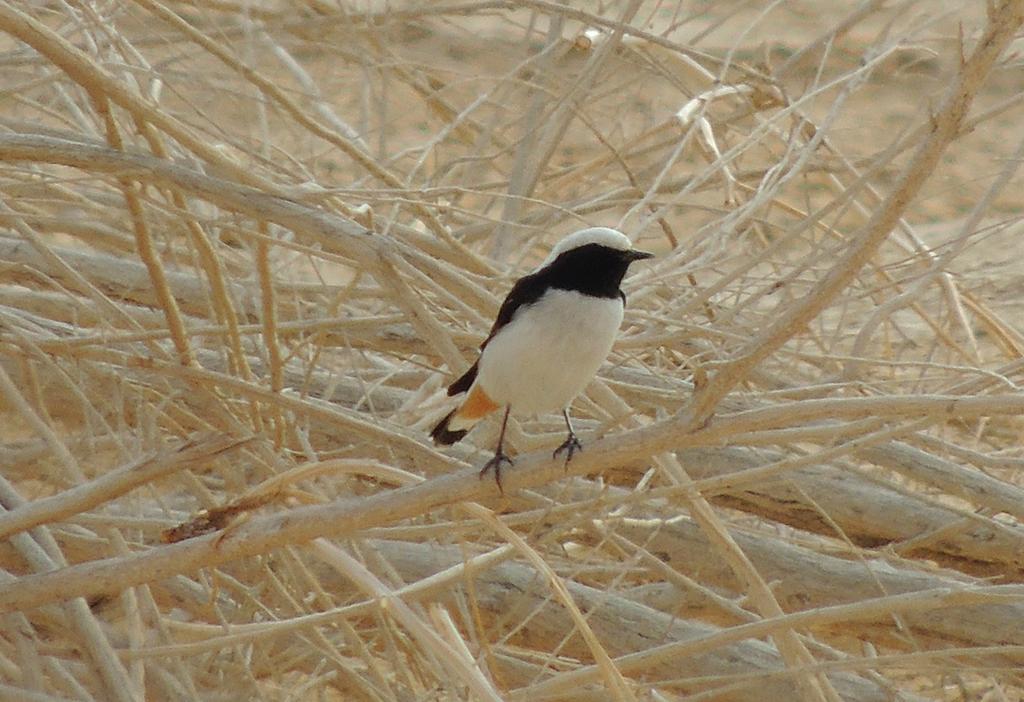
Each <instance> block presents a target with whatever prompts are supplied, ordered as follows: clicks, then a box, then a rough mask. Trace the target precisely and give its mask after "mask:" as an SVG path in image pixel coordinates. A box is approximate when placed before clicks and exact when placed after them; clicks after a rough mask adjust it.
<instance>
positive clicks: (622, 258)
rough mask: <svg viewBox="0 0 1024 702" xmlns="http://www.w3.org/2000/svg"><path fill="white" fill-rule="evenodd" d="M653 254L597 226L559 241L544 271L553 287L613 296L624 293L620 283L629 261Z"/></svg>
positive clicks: (599, 295)
mask: <svg viewBox="0 0 1024 702" xmlns="http://www.w3.org/2000/svg"><path fill="white" fill-rule="evenodd" d="M651 256H653V254H649V253H647V252H646V251H637V250H636V249H634V248H633V247H632V245H631V244H630V241H629V239H627V238H626V236H625V235H624V234H622V233H620V232H617V231H615V230H614V229H606V228H603V227H595V228H593V229H584V230H582V231H579V232H576V233H575V234H571V235H569V236H568V237H566V238H565V239H563V240H562V241H561V242H559V244H558V245H557V246H556V247H555V248H554V250H553V251H552V252H551V256H549V257H548V260H547V261H546V262H545V265H544V266H543V267H542V268H541V271H543V272H544V273H545V277H546V278H547V279H548V282H549V284H550V285H551V286H552V287H554V288H557V289H560V290H576V291H578V292H581V293H584V294H586V295H593V296H594V297H608V298H614V297H619V296H621V294H622V292H621V290H620V289H619V286H620V285H621V284H622V279H623V278H624V277H625V275H626V271H627V270H628V269H629V264H631V263H632V262H633V261H639V260H641V259H644V258H651ZM538 272H540V271H538Z"/></svg>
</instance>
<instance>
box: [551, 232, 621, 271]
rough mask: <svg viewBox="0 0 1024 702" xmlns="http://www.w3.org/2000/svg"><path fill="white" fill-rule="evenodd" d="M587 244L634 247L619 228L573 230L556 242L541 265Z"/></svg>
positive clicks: (611, 247)
mask: <svg viewBox="0 0 1024 702" xmlns="http://www.w3.org/2000/svg"><path fill="white" fill-rule="evenodd" d="M587 244H599V245H601V246H607V247H608V248H609V249H615V250H616V251H629V250H630V249H632V248H633V243H632V242H631V241H630V240H629V237H627V236H626V235H625V234H623V233H622V232H620V231H618V230H617V229H611V228H609V227H589V228H588V229H580V230H579V231H578V232H573V233H572V234H570V235H569V236H567V237H565V238H564V239H562V240H561V241H560V242H558V243H557V244H555V248H553V249H551V253H550V254H548V257H547V258H546V259H544V263H542V264H541V266H540V267H541V268H543V267H544V266H546V265H548V264H549V263H551V262H552V261H554V260H555V259H556V258H558V257H559V256H561V255H562V254H563V253H565V252H566V251H571V250H572V249H578V248H580V247H581V246H586V245H587Z"/></svg>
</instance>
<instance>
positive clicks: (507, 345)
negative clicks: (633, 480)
mask: <svg viewBox="0 0 1024 702" xmlns="http://www.w3.org/2000/svg"><path fill="white" fill-rule="evenodd" d="M651 256H653V254H649V253H647V252H646V251H637V250H636V249H634V248H633V246H632V244H631V243H630V241H629V239H628V238H626V235H625V234H623V233H621V232H618V231H616V230H614V229H608V228H607V227H592V228H590V229H582V230H580V231H578V232H576V233H574V234H570V235H569V236H567V237H565V238H564V239H562V240H561V241H560V242H559V243H558V244H557V245H556V246H555V248H554V249H552V251H551V254H550V255H549V256H548V257H547V259H545V261H544V262H543V263H542V264H541V265H540V267H539V268H538V269H537V270H535V271H534V272H533V273H530V274H529V275H526V276H523V277H522V278H520V279H519V280H517V281H516V283H515V285H513V286H512V290H510V291H509V293H508V296H507V297H506V298H505V301H504V302H503V303H502V304H501V308H500V309H499V310H498V317H497V319H495V320H494V325H493V326H492V327H491V332H490V334H488V335H487V338H486V339H484V342H483V343H482V344H481V345H480V356H479V357H478V358H477V360H476V362H475V363H474V364H473V365H472V366H471V367H470V369H469V370H467V371H466V372H465V373H464V374H463V375H462V377H460V378H459V379H458V380H456V381H455V382H454V383H452V384H451V385H450V386H448V394H449V395H459V394H465V397H463V399H462V402H461V403H460V404H459V406H458V407H456V408H455V409H454V410H452V411H451V412H450V413H448V415H447V416H446V417H445V418H444V419H442V420H441V421H440V422H439V423H438V425H437V426H436V427H434V430H433V431H432V432H430V436H431V437H432V438H433V439H434V441H435V442H437V443H439V444H444V445H451V444H454V443H455V442H456V441H458V440H460V439H461V438H462V437H464V436H465V435H466V434H467V433H468V432H469V430H470V429H472V428H473V426H474V425H475V424H476V423H477V422H479V421H480V420H481V419H483V418H484V417H486V416H487V415H489V414H490V413H492V412H494V411H495V410H498V409H501V408H504V410H505V415H504V418H503V419H502V421H501V433H500V434H499V435H498V447H497V449H495V451H494V457H493V458H492V459H491V460H489V461H488V462H487V463H486V465H484V467H483V469H482V470H481V471H480V476H481V477H483V476H484V474H486V473H487V472H488V471H489V470H491V469H494V477H495V480H496V481H497V483H498V487H499V488H500V487H501V465H502V463H508V464H509V465H511V464H512V459H511V458H509V457H508V456H507V455H506V454H505V451H504V449H503V444H504V441H505V427H506V425H507V424H508V416H509V413H510V412H511V411H512V410H515V411H516V413H517V414H539V413H542V412H551V411H555V410H561V411H562V417H564V418H565V428H566V429H567V430H568V432H569V435H568V436H567V437H566V439H565V441H564V442H562V444H561V445H560V446H559V447H558V448H557V449H555V451H554V453H553V454H552V456H553V457H555V456H558V455H559V454H560V453H562V452H563V451H564V452H566V456H565V462H566V464H568V463H569V461H570V460H572V457H573V454H574V453H575V452H576V451H580V450H582V448H583V447H582V446H581V444H580V442H579V439H577V438H576V434H575V432H573V429H572V422H571V421H570V420H569V405H570V404H571V403H572V401H573V399H574V398H575V397H576V396H577V395H579V394H580V393H581V392H582V391H583V388H585V387H586V386H587V383H589V382H590V380H591V378H593V377H594V374H595V373H597V369H598V368H599V367H600V366H601V363H603V362H604V359H605V358H606V357H607V356H608V352H609V351H611V348H612V342H614V341H615V335H616V334H617V333H618V331H619V325H621V324H622V314H623V310H624V308H625V304H626V296H625V294H623V292H622V290H621V289H620V288H619V286H620V285H621V284H622V279H623V277H624V276H625V275H626V270H627V269H628V268H629V264H631V263H633V261H638V260H640V259H644V258H651Z"/></svg>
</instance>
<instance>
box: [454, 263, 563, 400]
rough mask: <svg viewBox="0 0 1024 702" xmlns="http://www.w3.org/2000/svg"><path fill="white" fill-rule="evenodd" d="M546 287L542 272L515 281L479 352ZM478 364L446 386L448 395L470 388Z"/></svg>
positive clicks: (477, 362)
mask: <svg viewBox="0 0 1024 702" xmlns="http://www.w3.org/2000/svg"><path fill="white" fill-rule="evenodd" d="M548 287H549V285H548V280H547V276H545V275H544V272H543V271H538V272H536V273H531V274H530V275H524V276H523V277H522V278H520V279H519V280H517V281H516V282H515V285H513V286H512V289H511V290H509V291H508V295H506V296H505V301H504V302H502V303H501V307H500V308H498V316H497V317H495V319H494V324H492V325H491V331H490V333H488V334H487V338H486V339H484V341H483V343H482V344H480V350H481V351H483V350H484V349H485V348H486V347H487V344H488V343H489V342H490V341H491V339H493V338H494V335H495V334H497V333H498V332H499V331H501V328H502V327H504V326H505V325H506V324H508V323H509V322H511V321H512V318H513V317H514V316H515V314H516V312H518V311H519V309H520V308H521V307H527V306H529V305H532V304H533V303H534V302H536V301H537V300H539V299H540V297H541V295H543V294H544V293H545V292H547V289H548ZM479 363H480V361H479V359H478V360H477V361H476V363H474V364H473V365H472V366H470V368H469V370H467V371H466V372H465V373H463V374H462V377H461V378H459V379H458V380H456V381H455V382H454V383H452V384H451V385H449V386H448V394H449V395H458V394H459V393H460V392H466V391H467V390H469V388H470V386H472V385H473V381H474V380H476V374H477V370H478V364H479Z"/></svg>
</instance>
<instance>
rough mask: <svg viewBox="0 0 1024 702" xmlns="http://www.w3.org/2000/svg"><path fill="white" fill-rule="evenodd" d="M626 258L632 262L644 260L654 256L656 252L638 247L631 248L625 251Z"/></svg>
mask: <svg viewBox="0 0 1024 702" xmlns="http://www.w3.org/2000/svg"><path fill="white" fill-rule="evenodd" d="M623 253H624V255H625V257H626V260H627V261H629V262H630V263H632V262H633V261H642V260H643V259H645V258H654V254H652V253H648V252H647V251H638V250H637V249H631V250H629V251H625V252H623Z"/></svg>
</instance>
